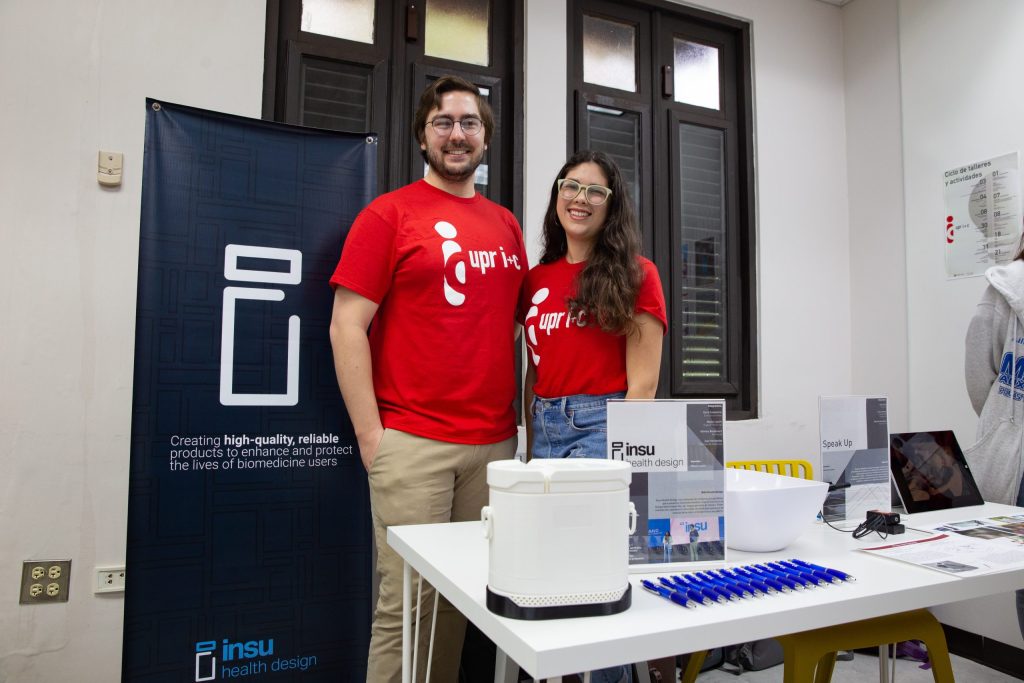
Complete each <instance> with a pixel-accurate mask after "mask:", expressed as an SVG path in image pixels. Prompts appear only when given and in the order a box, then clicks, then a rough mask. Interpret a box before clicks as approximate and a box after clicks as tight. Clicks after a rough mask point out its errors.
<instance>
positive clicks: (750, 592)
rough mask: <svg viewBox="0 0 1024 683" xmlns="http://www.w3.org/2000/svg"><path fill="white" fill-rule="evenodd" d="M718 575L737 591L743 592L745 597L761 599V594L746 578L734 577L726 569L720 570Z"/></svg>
mask: <svg viewBox="0 0 1024 683" xmlns="http://www.w3.org/2000/svg"><path fill="white" fill-rule="evenodd" d="M716 575H717V576H718V577H719V578H721V579H722V580H723V581H725V582H726V583H728V584H729V585H731V586H733V587H734V588H736V589H737V590H739V591H743V593H744V597H755V598H757V597H761V596H760V593H761V592H760V591H759V590H758V589H757V588H756V587H755V586H752V585H751V584H750V581H749V580H748V579H746V578H744V577H740V576H736V575H733V574H731V573H729V572H727V571H725V570H724V569H723V570H719V571H718V572H717V573H716Z"/></svg>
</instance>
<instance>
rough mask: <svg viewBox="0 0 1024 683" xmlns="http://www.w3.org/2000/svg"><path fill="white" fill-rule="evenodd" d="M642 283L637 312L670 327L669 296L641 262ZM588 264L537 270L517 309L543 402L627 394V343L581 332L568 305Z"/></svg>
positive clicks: (593, 328) (596, 331)
mask: <svg viewBox="0 0 1024 683" xmlns="http://www.w3.org/2000/svg"><path fill="white" fill-rule="evenodd" d="M639 261H640V265H641V267H642V269H643V282H642V283H641V285H640V291H639V292H638V293H637V298H636V312H637V313H650V314H651V315H653V316H654V317H655V318H657V319H658V320H659V321H661V324H662V332H664V329H665V327H666V326H667V322H666V317H665V295H664V294H663V293H662V291H661V278H659V277H658V269H657V268H655V267H654V264H653V263H651V262H650V261H649V260H647V259H645V258H643V257H642V256H641V257H639ZM584 266H586V262H582V263H569V262H568V261H566V260H565V259H564V258H562V259H559V260H558V261H555V262H553V263H547V264H541V265H538V266H534V267H533V268H532V269H531V270H530V272H529V274H528V275H527V276H526V283H525V284H524V285H523V295H522V298H521V299H520V304H519V315H520V316H521V318H520V321H521V322H522V323H523V328H524V329H525V331H526V346H527V347H528V355H529V357H530V362H531V363H533V365H534V367H535V368H536V371H537V381H536V383H535V384H534V385H533V393H534V394H536V395H537V396H541V397H543V398H555V397H557V396H572V395H574V394H592V395H593V394H611V393H614V392H617V391H625V390H626V337H625V336H624V335H621V334H610V333H608V332H605V331H604V330H602V329H601V327H600V326H599V325H584V326H580V325H578V324H577V322H576V320H575V319H574V318H572V317H570V315H569V307H568V304H567V303H566V302H567V301H568V300H569V299H570V298H571V297H572V295H573V294H575V292H576V276H577V275H578V274H579V273H580V271H582V270H583V268H584Z"/></svg>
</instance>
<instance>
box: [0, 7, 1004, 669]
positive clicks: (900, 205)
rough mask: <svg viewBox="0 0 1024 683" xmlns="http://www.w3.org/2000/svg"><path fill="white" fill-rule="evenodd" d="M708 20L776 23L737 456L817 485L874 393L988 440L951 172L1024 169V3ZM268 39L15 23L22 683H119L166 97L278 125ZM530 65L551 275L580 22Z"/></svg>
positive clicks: (233, 17) (142, 11)
mask: <svg viewBox="0 0 1024 683" xmlns="http://www.w3.org/2000/svg"><path fill="white" fill-rule="evenodd" d="M699 5H700V6H702V7H705V8H708V9H711V10H713V11H718V12H722V13H727V14H730V15H733V16H737V17H741V18H744V19H748V20H750V21H751V22H752V25H753V55H754V90H755V117H756V145H757V177H758V181H757V182H758V186H757V199H758V216H757V226H758V276H759V277H758V312H759V318H760V323H759V329H760V335H759V338H760V346H759V354H760V366H759V369H760V381H761V384H760V413H761V416H760V417H759V418H758V419H756V420H750V421H746V422H744V423H731V424H729V426H728V428H727V432H728V436H727V440H728V448H729V453H730V457H732V458H743V457H786V456H788V457H807V458H809V459H811V460H813V461H815V463H816V461H817V450H818V449H817V440H818V426H817V397H818V396H819V395H822V394H841V393H851V392H857V393H868V392H872V393H873V392H880V393H886V394H887V395H889V396H890V399H891V401H890V416H891V420H892V424H893V426H899V427H900V428H902V427H904V426H906V427H909V428H924V427H931V426H945V425H953V426H954V427H955V428H956V429H957V431H958V435H959V436H960V438H961V440H962V441H964V442H965V443H967V442H970V441H971V439H972V436H973V428H974V422H973V417H972V415H973V414H972V413H971V411H970V407H969V405H968V403H967V399H966V396H965V394H964V390H963V381H962V379H961V376H960V375H961V370H960V360H959V359H960V357H961V354H962V339H963V330H964V328H965V327H966V324H967V320H968V319H969V316H970V314H971V310H972V308H973V306H974V303H975V301H976V299H977V297H978V296H979V295H980V292H981V286H982V283H981V281H980V280H978V279H972V280H966V281H958V282H947V281H946V280H945V277H944V274H943V270H942V254H941V249H942V246H941V244H942V243H941V240H939V239H937V238H936V235H937V234H939V232H938V231H937V228H935V227H934V224H933V221H934V215H936V211H939V212H940V213H941V211H942V208H941V207H942V203H941V202H942V198H941V172H942V170H944V169H945V168H948V167H950V166H953V165H957V164H960V163H962V162H964V161H971V160H974V159H978V158H984V157H986V156H989V155H994V154H999V153H1002V152H1005V151H1008V150H1012V149H1020V148H1021V142H1022V140H1021V138H1022V136H1024V129H1021V128H1020V126H1019V121H1018V120H1017V117H1015V112H1019V111H1020V110H1021V104H1022V103H1021V101H1020V99H1021V95H1019V94H1018V93H1017V92H1015V91H1014V90H1013V89H1012V88H1010V87H1006V89H1005V90H998V91H997V90H996V88H997V86H1002V85H1005V84H1009V85H1012V84H1013V83H1015V78H1016V73H1015V69H1014V65H1015V64H1019V63H1021V62H1022V60H1021V57H1022V55H1021V50H1022V49H1024V48H1021V47H1020V46H1019V45H1020V43H1019V41H1018V40H1015V38H1016V37H1017V36H1015V35H1014V34H1015V33H1016V34H1017V35H1019V34H1020V27H1021V26H1022V25H1024V24H1022V22H1024V5H1022V4H1021V3H1018V2H1016V1H1015V0H975V1H974V2H972V3H963V2H960V1H959V0H901V1H900V3H899V4H898V7H899V17H898V27H899V35H898V37H897V36H896V35H895V26H896V22H897V17H895V16H894V7H895V5H894V4H893V3H892V2H889V1H888V0H854V2H852V3H851V4H849V5H847V6H846V7H844V8H843V9H842V10H840V9H838V8H836V7H833V6H830V5H827V4H824V3H821V2H817V1H816V0H773V1H772V2H764V0H705V2H702V3H699ZM976 17H977V18H976ZM993 17H998V21H992V18H993ZM264 19H265V7H264V4H263V3H262V2H256V3H253V2H248V1H246V0H221V1H219V2H215V3H209V2H200V1H198V0H182V1H180V2H176V3H170V4H167V3H165V4H158V3H138V2H131V1H129V0H120V1H116V0H63V1H62V0H49V1H45V0H40V1H37V2H32V3H13V2H0V63H3V64H5V65H7V66H6V67H5V68H4V69H0V92H3V94H4V95H3V97H2V98H0V124H2V125H0V149H2V150H3V151H4V158H5V163H4V164H0V187H3V191H2V192H0V226H2V231H3V233H2V235H3V245H4V248H5V249H4V251H5V253H6V254H7V255H8V256H7V260H6V268H4V269H2V270H0V292H2V294H0V302H2V303H0V316H2V317H0V319H3V320H4V321H5V326H4V332H3V334H2V335H0V377H3V378H4V379H3V382H4V391H3V392H0V520H3V521H2V522H0V588H2V587H4V586H6V588H5V589H4V590H3V591H0V681H18V682H19V683H36V682H40V683H41V682H49V681H57V680H77V681H85V682H86V683H88V682H90V681H96V682H97V683H99V682H106V681H111V680H116V679H117V678H118V676H119V670H120V651H121V627H122V616H121V615H122V605H123V603H122V600H121V599H120V597H114V598H112V599H110V598H106V599H102V598H99V597H97V596H95V595H93V593H92V577H91V569H92V567H93V566H95V565H102V564H116V563H120V562H122V561H123V559H124V548H125V523H126V502H127V482H128V471H127V469H128V450H129V449H128V438H129V432H130V413H131V383H132V367H131V358H132V355H133V335H134V312H135V308H134V307H135V287H136V267H137V248H138V220H139V199H140V197H139V192H140V181H141V162H142V142H143V124H144V120H145V115H144V98H145V97H146V96H155V97H159V98H165V99H167V100H168V101H173V102H180V103H183V104H189V105H194V106H199V107H205V108H209V109H215V110H220V111H226V112H231V113H235V114H241V115H246V116H253V117H258V116H259V113H260V101H261V92H262V72H263V37H264ZM897 38H898V41H897ZM526 43H527V44H526V69H527V78H526V94H525V96H526V121H525V130H526V140H525V141H524V146H525V163H526V169H525V188H526V197H525V216H524V227H525V228H526V230H527V241H528V244H529V247H530V252H531V255H532V256H533V258H534V259H536V255H537V250H538V247H537V244H538V243H537V237H538V235H537V231H538V226H539V225H540V223H541V216H542V214H543V211H544V207H545V203H546V197H547V190H548V187H549V183H550V181H551V176H552V174H553V173H554V172H555V171H556V170H557V168H558V167H559V166H560V165H561V163H562V162H563V160H564V153H565V149H566V144H565V140H566V138H565V130H564V128H563V127H562V126H561V124H560V123H558V122H561V121H564V120H565V114H566V112H565V106H566V104H565V103H566V99H565V96H564V84H565V83H566V75H565V69H566V43H565V8H564V5H563V4H562V3H556V2H549V1H548V0H526ZM897 45H898V46H899V55H898V58H897V55H896V54H895V52H896V46H897ZM982 47H988V48H991V51H989V50H986V52H984V53H981V49H982ZM982 55H984V56H982ZM900 62H902V72H901V73H902V75H900V71H898V68H899V66H900ZM12 66H16V67H17V68H12ZM996 92H998V93H999V97H996V96H995V95H994V94H993V93H996ZM901 106H902V109H901ZM901 115H902V142H901V138H900V132H901V131H900V129H901V125H900V122H899V118H900V116H901ZM901 144H902V150H901V149H900V145H901ZM100 149H107V150H115V151H122V152H124V153H125V183H124V186H123V187H122V188H120V189H118V190H114V191H109V190H103V189H101V188H100V187H99V186H98V185H97V184H96V181H95V165H96V153H97V151H98V150H100ZM901 151H902V153H901ZM901 186H903V187H905V202H904V190H903V188H902V187H901ZM904 203H905V206H906V209H905V222H906V231H905V234H904V225H903V216H904ZM904 239H905V244H906V247H905V248H904ZM907 313H908V315H909V318H908V319H909V323H907V324H906V325H905V326H903V327H901V325H900V319H901V317H902V316H904V314H907ZM908 356H909V365H908V364H907V360H906V359H907V357H908ZM908 368H909V370H908ZM908 387H909V389H908ZM904 423H905V424H904ZM816 464H817V463H816ZM68 557H70V558H72V559H73V561H74V565H73V571H72V576H73V582H72V589H71V595H72V599H71V602H69V603H67V604H61V605H45V606H35V607H29V606H26V607H20V606H18V605H16V604H15V603H14V601H13V590H14V586H16V585H17V583H18V579H19V576H20V565H21V561H22V560H26V559H49V558H68ZM1004 605H1005V601H1004ZM1004 611H1006V610H1005V609H1004ZM1004 625H1005V624H1004ZM979 628H980V626H979ZM975 630H977V629H975ZM996 637H1000V636H996ZM1000 639H1004V640H1007V642H1013V641H1012V640H1010V639H1008V638H1007V637H1006V636H1005V635H1004V636H1002V637H1000Z"/></svg>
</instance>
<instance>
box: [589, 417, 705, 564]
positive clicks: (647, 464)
mask: <svg viewBox="0 0 1024 683" xmlns="http://www.w3.org/2000/svg"><path fill="white" fill-rule="evenodd" d="M724 425H725V403H724V401H674V400H650V401H609V402H608V457H609V458H611V459H613V460H623V461H625V462H628V463H629V464H630V465H631V466H632V468H633V479H632V483H631V484H630V489H629V495H630V500H631V501H632V502H633V504H634V505H635V506H636V510H637V526H636V532H635V533H634V534H633V535H632V536H631V537H630V540H629V564H630V568H631V570H632V571H639V572H643V571H667V570H679V569H681V568H684V567H686V566H687V565H692V564H693V563H697V562H700V563H705V562H720V561H723V560H724V559H725V470H724V466H725V465H724V463H725V432H724Z"/></svg>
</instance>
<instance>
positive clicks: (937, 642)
mask: <svg viewBox="0 0 1024 683" xmlns="http://www.w3.org/2000/svg"><path fill="white" fill-rule="evenodd" d="M920 639H921V641H922V642H923V643H924V645H925V647H926V648H928V660H929V661H930V662H931V665H932V678H933V679H935V683H953V664H952V663H951V662H950V661H949V647H948V645H947V644H946V633H945V631H943V630H942V625H941V624H940V623H939V620H938V619H936V618H935V617H934V616H933V617H932V619H931V622H930V623H929V624H928V625H927V627H926V628H925V629H924V633H922V635H921V636H920Z"/></svg>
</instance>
